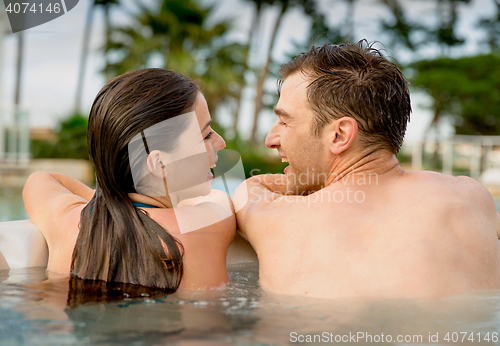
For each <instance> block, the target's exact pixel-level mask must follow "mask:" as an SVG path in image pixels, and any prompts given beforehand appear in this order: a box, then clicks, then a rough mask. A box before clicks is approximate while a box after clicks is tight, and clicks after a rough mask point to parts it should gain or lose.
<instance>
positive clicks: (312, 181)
mask: <svg viewBox="0 0 500 346" xmlns="http://www.w3.org/2000/svg"><path fill="white" fill-rule="evenodd" d="M309 83H310V81H308V80H307V78H306V77H305V76H304V75H303V74H302V73H300V72H298V73H295V74H293V75H291V76H289V77H287V78H286V79H285V81H284V83H283V86H282V89H281V95H280V98H279V101H278V104H277V105H276V106H275V107H274V110H275V113H276V115H277V116H278V120H277V121H276V123H275V124H274V125H273V127H272V128H271V131H270V132H269V134H268V135H267V138H266V146H267V147H268V148H270V149H277V150H278V153H279V155H280V156H281V157H282V158H283V159H284V160H286V161H288V162H289V166H288V167H286V168H285V174H286V177H287V190H288V193H289V194H300V195H302V194H309V193H311V192H314V191H317V190H319V189H321V188H323V187H324V186H325V183H326V180H327V178H328V174H329V165H328V160H327V157H328V146H327V145H326V142H325V138H324V136H322V135H320V136H316V135H314V134H313V133H312V130H311V129H312V124H313V121H314V117H315V114H314V112H313V110H312V109H311V107H310V105H309V101H308V99H307V89H306V88H307V85H308V84H309Z"/></svg>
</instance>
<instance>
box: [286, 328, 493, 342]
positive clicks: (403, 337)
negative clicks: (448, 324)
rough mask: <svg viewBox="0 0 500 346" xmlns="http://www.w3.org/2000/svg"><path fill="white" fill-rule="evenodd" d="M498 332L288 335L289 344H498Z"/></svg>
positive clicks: (293, 333) (295, 333)
mask: <svg viewBox="0 0 500 346" xmlns="http://www.w3.org/2000/svg"><path fill="white" fill-rule="evenodd" d="M498 334H499V333H498V332H456V331H455V332H444V333H443V332H435V333H432V332H429V333H427V334H398V335H392V334H384V333H380V334H372V333H367V332H354V333H353V332H349V334H334V333H330V332H323V333H321V334H299V333H297V332H291V333H290V342H292V343H295V342H300V343H302V342H307V343H310V342H314V343H358V342H360V343H379V342H383V343H391V342H398V343H403V342H404V343H413V344H416V343H492V344H493V343H498V341H499V335H498Z"/></svg>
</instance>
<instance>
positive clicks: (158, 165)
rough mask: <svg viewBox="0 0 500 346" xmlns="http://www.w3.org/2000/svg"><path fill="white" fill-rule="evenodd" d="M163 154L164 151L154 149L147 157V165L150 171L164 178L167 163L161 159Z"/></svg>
mask: <svg viewBox="0 0 500 346" xmlns="http://www.w3.org/2000/svg"><path fill="white" fill-rule="evenodd" d="M161 154H162V152H161V151H159V150H153V151H152V152H151V153H149V155H148V158H147V161H146V162H147V165H148V169H149V171H150V172H151V173H152V174H153V175H154V176H155V177H157V178H160V179H161V178H163V174H166V173H164V171H165V165H164V164H163V162H162V161H161Z"/></svg>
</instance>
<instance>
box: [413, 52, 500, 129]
mask: <svg viewBox="0 0 500 346" xmlns="http://www.w3.org/2000/svg"><path fill="white" fill-rule="evenodd" d="M411 67H412V68H414V69H415V70H416V71H417V75H416V76H415V78H413V79H412V84H413V86H416V87H419V88H422V89H424V90H425V91H426V92H427V93H428V94H429V95H430V96H431V97H432V99H433V104H432V106H431V108H432V109H433V110H434V112H435V114H438V115H444V116H452V117H453V118H454V121H455V130H456V133H457V134H469V135H472V134H474V135H479V134H481V135H498V134H500V55H498V54H488V55H479V56H474V57H465V58H459V59H450V58H441V59H435V60H422V61H418V62H416V63H414V64H412V65H411Z"/></svg>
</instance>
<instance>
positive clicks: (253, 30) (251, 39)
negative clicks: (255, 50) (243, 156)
mask: <svg viewBox="0 0 500 346" xmlns="http://www.w3.org/2000/svg"><path fill="white" fill-rule="evenodd" d="M255 6H256V7H255V14H254V17H253V19H252V25H251V26H250V31H249V32H248V49H247V52H246V56H245V63H244V66H245V71H247V70H248V67H249V66H250V63H249V61H248V59H249V55H250V54H249V53H250V48H251V47H252V43H253V42H254V41H255V39H254V37H255V36H256V35H257V28H258V27H259V18H260V13H261V9H262V3H261V2H257V3H256V4H255ZM243 80H244V76H243ZM244 89H245V85H243V86H242V87H241V89H240V95H239V97H238V100H237V102H236V112H235V114H234V122H233V132H234V136H235V137H237V134H238V121H239V117H240V108H241V100H242V98H243V90H244Z"/></svg>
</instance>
